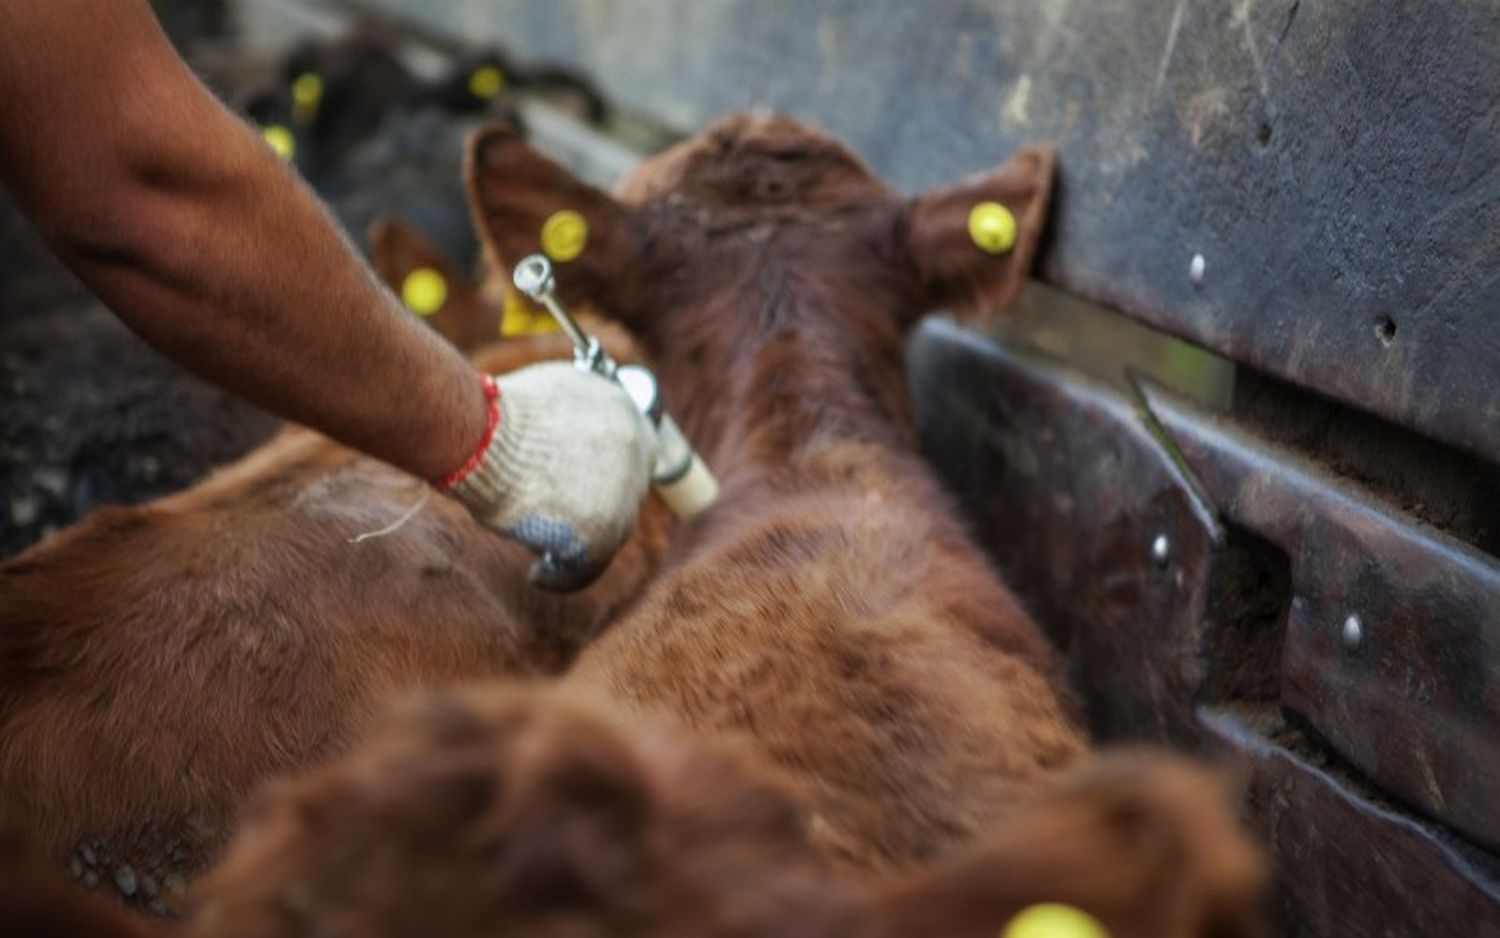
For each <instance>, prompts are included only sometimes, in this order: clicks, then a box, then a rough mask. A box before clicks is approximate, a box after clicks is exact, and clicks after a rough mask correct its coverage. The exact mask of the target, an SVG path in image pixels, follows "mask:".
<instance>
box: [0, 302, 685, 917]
mask: <svg viewBox="0 0 1500 938" xmlns="http://www.w3.org/2000/svg"><path fill="white" fill-rule="evenodd" d="M452 289H453V290H454V291H455V296H454V300H455V302H458V303H461V304H462V303H470V304H473V303H475V301H476V298H475V296H474V291H473V286H472V285H468V286H464V285H463V284H462V282H461V281H455V283H454V285H453V287H452ZM475 309H476V310H478V307H477V306H476V307H475ZM480 314H484V313H483V311H482V310H478V312H476V315H480ZM454 325H455V326H456V327H457V328H459V329H460V330H462V329H463V328H465V327H466V324H465V323H464V322H458V323H455V324H454ZM459 335H460V336H462V335H467V333H465V332H462V331H460V332H459ZM613 351H615V352H616V353H617V354H620V355H622V356H625V357H630V355H631V350H630V348H629V347H628V346H621V345H619V344H616V345H615V347H614V349H613ZM566 354H567V350H566V346H565V344H564V343H563V342H562V341H561V340H560V339H556V338H547V339H531V340H520V341H515V342H509V343H504V344H501V345H496V346H491V347H489V348H488V349H486V350H484V351H481V352H480V353H479V354H478V355H477V357H476V362H477V363H478V364H479V365H480V366H481V367H483V368H486V369H488V370H493V371H508V370H511V369H513V368H516V367H520V366H522V365H524V364H528V363H531V362H534V361H538V360H542V359H548V358H558V357H563V356H565V355H566ZM424 491H425V486H424V484H423V483H421V482H420V481H418V480H416V479H413V478H411V477H409V476H406V475H404V474H403V473H401V472H398V471H396V470H394V469H392V468H390V467H388V466H386V465H384V464H382V463H379V462H376V461H374V460H371V459H368V458H364V457H362V456H360V455H358V454H356V453H354V452H352V451H350V450H348V449H345V448H344V447H341V446H339V445H337V444H334V443H333V442H331V441H329V440H327V439H326V438H324V437H321V436H319V435H317V434H314V433H312V432H310V431H307V430H303V429H300V428H292V429H288V430H286V431H284V432H283V433H282V434H281V435H280V436H278V437H277V438H275V439H273V440H272V441H271V442H270V443H268V444H266V445H265V446H263V447H262V448H260V449H259V450H257V451H255V452H254V453H252V454H251V455H249V456H247V457H246V458H245V459H243V460H241V461H240V462H238V463H235V464H233V465H231V466H229V467H227V468H225V469H223V470H221V471H219V472H218V473H217V474H215V475H214V476H211V477H210V478H208V479H207V480H205V481H204V482H203V483H201V484H199V485H197V486H195V487H194V488H192V489H189V490H187V491H185V492H183V493H181V494H178V495H175V496H172V497H170V498H166V499H162V500H160V501H157V502H154V503H151V504H147V505H143V506H139V507H134V508H107V509H103V510H100V511H97V512H95V513H94V514H92V515H91V516H90V517H88V518H87V519H86V520H84V521H83V522H82V523H80V524H78V525H77V526H75V527H73V528H71V529H68V530H66V531H64V532H61V533H59V534H58V535H56V536H54V537H53V538H51V539H49V540H47V541H44V542H42V543H41V544H39V545H37V546H36V547H35V548H33V549H31V550H30V551H27V552H25V553H23V554H20V555H18V556H16V557H14V558H12V559H11V560H9V561H7V562H6V563H5V564H3V565H0V823H3V824H5V825H8V826H11V827H13V828H15V829H17V830H18V831H20V832H21V833H23V834H25V835H26V836H27V837H28V838H29V839H31V840H32V841H33V842H35V843H36V844H37V845H38V846H39V847H40V848H41V849H42V850H43V851H44V852H45V854H46V855H47V856H48V857H50V858H51V859H53V860H54V861H55V862H61V861H63V860H64V859H66V858H67V856H68V854H69V853H70V852H73V851H75V850H78V849H80V847H84V846H86V847H88V848H89V851H90V853H91V854H92V855H94V856H95V857H96V859H97V862H98V863H99V865H100V869H99V870H98V874H99V878H100V879H101V880H102V882H103V884H104V886H105V888H108V886H109V883H110V880H111V876H112V873H113V871H114V870H115V869H116V868H117V867H118V866H120V865H129V866H130V867H131V868H132V869H133V870H134V871H135V872H136V873H137V874H139V875H141V876H143V877H145V876H149V877H151V878H153V879H154V880H155V881H156V882H157V883H160V884H162V887H163V890H164V903H165V904H166V905H167V906H168V907H171V906H172V905H175V903H176V901H177V900H178V899H179V898H180V896H179V889H180V885H181V883H182V881H183V878H184V877H186V876H190V875H191V874H193V873H194V872H196V871H198V870H199V869H201V868H202V867H203V866H204V865H205V864H206V863H207V862H208V861H209V860H210V859H212V857H213V856H215V855H216V853H217V852H218V850H219V849H220V847H221V846H222V844H223V842H224V841H225V839H226V838H227V836H228V833H229V830H230V826H231V824H232V821H233V818H234V816H235V813H236V811H237V809H238V808H239V806H240V804H241V803H242V801H243V799H244V797H245V796H246V794H247V793H248V792H249V791H250V789H251V788H252V787H253V786H254V785H255V784H256V783H257V782H259V781H260V780H262V779H265V778H269V777H274V776H276V775H279V774H282V773H285V772H288V771H290V770H293V769H296V768H300V767H302V766H304V765H306V764H308V763H310V762H314V761H316V760H318V759H320V758H323V757H325V756H326V755H328V754H330V753H333V752H337V751H339V750H341V749H343V748H344V747H346V746H347V745H348V744H349V743H350V741H351V740H352V739H354V738H355V737H356V736H358V734H359V733H360V732H361V731H362V729H363V727H364V725H365V722H366V720H367V719H368V718H369V716H370V715H371V714H373V713H374V712H376V711H377V710H379V709H380V708H381V707H382V706H383V705H384V703H385V702H386V701H387V700H388V699H390V698H391V697H392V696H393V695H397V694H400V693H402V692H404V691H407V690H410V689H412V688H417V687H429V686H440V685H445V684H448V683H451V682H454V681H464V680H473V679H477V678H482V677H494V676H499V675H538V674H546V673H552V672H555V671H557V670H559V669H561V668H562V667H563V666H564V665H565V664H566V663H567V662H568V661H569V660H571V658H572V656H573V655H574V653H575V652H576V650H577V648H578V647H579V646H580V645H581V644H582V643H583V642H584V641H586V640H588V639H589V638H590V637H592V636H593V635H594V634H595V633H596V632H598V631H599V630H600V629H602V628H603V627H604V626H605V624H606V623H608V622H609V621H610V620H611V619H613V618H614V617H615V616H616V615H618V613H619V612H620V610H621V609H623V608H624V607H625V606H626V605H627V604H628V602H629V601H630V599H631V598H632V597H633V596H634V595H635V593H636V592H637V591H638V590H639V589H640V587H641V586H642V585H643V584H644V582H645V580H646V578H647V576H648V575H649V574H650V573H651V571H652V570H654V569H655V567H656V564H657V560H658V558H659V556H660V554H661V551H662V548H663V544H664V538H665V515H664V513H663V509H661V508H660V506H658V505H655V504H651V505H648V507H647V509H646V511H645V512H644V514H643V516H642V521H641V527H640V528H639V530H638V531H637V533H636V535H635V536H634V537H633V538H632V540H631V541H630V542H629V543H628V544H627V545H626V547H625V548H624V549H623V550H622V552H621V553H620V555H619V557H618V558H617V559H616V561H615V562H614V564H613V565H612V566H611V568H610V569H609V571H608V572H607V573H606V574H605V575H604V577H603V578H602V579H601V580H600V581H599V582H598V583H596V584H595V585H594V586H592V587H591V588H589V589H587V590H584V591H582V592H580V593H577V594H574V595H571V596H565V597H564V596H556V595H553V594H549V593H544V592H541V591H539V590H536V589H533V588H531V587H530V586H528V585H527V582H526V576H525V572H526V569H527V566H528V564H529V563H530V561H531V558H530V556H529V555H528V554H527V553H526V552H525V551H524V550H523V549H522V548H520V547H519V546H517V545H514V544H512V543H510V542H509V541H506V540H503V539H501V538H499V537H497V536H495V535H494V534H492V533H490V532H488V531H487V530H485V529H483V528H482V527H480V526H479V525H477V524H476V523H474V522H473V521H472V520H471V519H470V518H469V517H468V515H467V513H466V512H465V511H464V510H463V509H462V508H461V507H459V506H458V505H457V504H456V503H454V502H452V501H450V500H449V499H446V498H443V497H440V496H437V495H433V496H432V497H431V498H429V500H428V501H427V503H426V504H425V506H424V507H423V508H422V509H421V510H420V511H419V512H418V513H417V514H416V515H415V516H414V517H413V518H412V519H411V521H410V522H409V523H408V524H406V525H405V526H404V527H402V528H400V529H399V530H398V531H396V532H394V533H392V534H390V535H388V536H385V537H379V538H373V539H368V540H364V541H362V542H360V543H357V544H356V543H351V542H350V539H351V538H353V537H355V536H357V535H360V534H363V533H366V532H370V531H374V530H377V529H380V528H382V527H384V526H386V525H387V524H388V523H390V522H392V521H393V520H395V519H396V518H398V517H399V516H400V515H401V514H402V513H403V512H404V511H406V510H407V509H408V508H409V507H410V506H412V505H413V504H414V503H416V501H417V500H418V499H419V498H421V497H422V494H423V492H424ZM139 899H140V900H141V901H147V900H148V899H149V897H148V896H145V895H144V894H142V895H140V896H139Z"/></svg>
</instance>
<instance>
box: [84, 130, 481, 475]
mask: <svg viewBox="0 0 1500 938" xmlns="http://www.w3.org/2000/svg"><path fill="white" fill-rule="evenodd" d="M205 117H206V118H207V119H208V120H210V121H211V120H213V119H214V117H215V116H214V115H205ZM217 119H218V120H219V121H221V122H222V123H224V124H225V125H226V126H224V127H222V128H214V129H213V130H212V131H211V136H209V137H208V139H214V140H215V141H216V142H217V143H218V145H219V146H218V148H217V150H216V152H214V153H213V154H211V155H205V158H204V160H203V161H196V162H195V163H194V165H189V166H182V167H178V168H177V171H176V173H175V174H174V180H173V183H172V184H171V185H169V186H168V185H162V186H150V185H143V186H141V187H140V188H138V189H135V190H134V191H132V192H129V193H128V194H117V195H116V196H115V197H114V199H113V200H112V201H113V203H114V208H115V211H117V212H118V214H119V215H121V216H124V217H123V219H122V220H121V221H120V222H118V223H117V230H116V231H114V232H109V233H106V234H105V237H104V238H103V239H102V240H92V239H91V238H90V237H89V236H86V235H85V236H79V237H70V238H68V239H66V240H64V241H63V242H62V243H60V244H59V247H60V248H61V249H62V252H63V254H64V256H65V258H66V259H67V260H68V261H69V262H70V263H71V264H72V265H73V266H74V268H75V269H76V270H77V271H78V272H79V274H80V275H81V276H82V277H83V279H84V280H85V281H86V282H88V283H89V284H90V286H92V287H93V288H94V290H95V291H96V292H98V293H99V295H100V297H101V298H102V299H104V300H105V302H107V303H108V304H109V305H110V306H111V307H112V308H114V309H115V310H116V311H117V312H118V313H119V315H120V317H121V318H122V319H124V320H125V321H126V322H127V323H129V324H130V326H131V327H132V328H133V329H135V330H136V331H137V332H139V333H140V334H141V335H142V337H144V338H145V339H146V340H147V341H149V342H151V343H152V344H153V345H155V346H156V347H157V348H159V349H160V350H161V351H162V352H164V353H165V354H167V355H168V356H170V357H172V358H174V359H175V360H177V361H178V362H180V363H182V364H183V365H184V366H186V367H187V368H189V369H191V370H193V371H195V372H197V373H199V374H201V375H202V376H203V377H205V378H208V379H209V380H211V381H214V382H215V383H218V384H221V385H223V386H224V387H226V388H228V389H230V390H232V391H234V392H236V393H238V394H240V395H242V396H244V397H245V398H247V399H248V400H251V401H253V402H255V403H257V404H259V405H261V406H264V407H266V408H267V409H269V410H272V411H274V412H276V413H279V414H282V415H283V416H286V417H288V418H290V419H292V420H296V421H298V422H301V423H305V424H307V425H309V426H312V427H315V428H317V429H319V430H321V431H323V432H325V433H328V434H329V435H330V436H333V437H335V438H337V439H340V440H342V441H344V442H346V443H348V444H350V445H352V446H355V447H357V448H359V449H361V450H364V451H365V452H368V453H370V454H371V455H374V456H377V457H379V458H381V459H385V460H387V461H389V462H391V463H393V464H395V465H398V466H400V467H402V468H404V469H407V470H409V471H411V472H414V473H416V474H418V475H421V476H424V477H428V478H435V477H437V476H440V475H443V474H444V473H446V472H448V471H450V470H452V469H453V468H454V467H456V466H458V465H459V464H461V463H462V462H463V461H464V460H465V458H467V456H468V455H469V454H470V453H471V452H472V451H473V449H474V446H475V445H476V442H477V441H478V440H479V438H480V436H481V435H482V432H483V427H484V406H483V401H482V396H481V394H480V391H479V385H478V382H477V379H476V378H475V375H474V371H473V369H472V368H471V367H470V366H469V365H468V363H467V362H466V361H465V360H464V359H463V358H462V356H460V355H459V354H458V353H457V352H456V351H455V350H453V349H452V347H451V346H448V345H447V344H446V343H444V342H443V341H442V340H440V339H439V338H438V337H437V336H436V335H435V334H433V333H432V332H431V331H429V330H427V329H425V328H423V327H422V326H421V325H419V324H418V323H417V321H416V320H415V319H413V318H412V317H411V316H409V315H407V314H406V313H404V312H403V311H402V310H401V309H400V308H399V307H398V306H397V304H396V303H395V301H394V300H393V299H392V297H391V296H390V294H389V293H388V292H387V291H386V290H385V289H384V288H383V287H381V286H380V285H379V284H378V283H377V282H376V281H375V280H374V278H373V276H372V275H371V274H370V273H369V271H368V269H367V268H366V267H365V266H364V265H363V264H362V263H360V262H359V261H358V260H357V259H356V257H355V256H354V255H353V252H352V250H351V249H350V247H349V246H348V245H347V243H346V242H345V241H344V239H343V238H342V237H341V236H340V235H339V234H338V233H337V232H336V230H335V228H334V226H333V224H332V223H331V222H330V221H329V219H328V218H327V216H326V214H325V212H324V211H323V210H322V208H321V207H320V206H319V205H318V204H317V202H316V200H315V199H314V198H313V197H312V196H311V195H309V194H308V193H307V192H306V191H305V190H304V188H303V187H302V186H301V185H300V183H298V182H296V181H295V180H294V179H293V178H292V176H291V173H290V172H289V171H287V170H286V169H285V168H284V167H282V166H281V165H280V164H279V163H277V161H276V160H275V159H274V158H273V157H271V156H270V155H269V153H267V152H266V151H265V150H264V148H263V146H262V145H261V144H260V142H259V140H258V138H257V137H256V136H255V135H254V134H253V132H251V131H250V130H249V129H248V128H245V127H243V126H240V125H239V123H238V121H236V120H235V119H234V118H232V117H231V116H229V115H227V114H221V115H217ZM210 160H211V162H210ZM119 229H123V237H120V238H119V240H115V238H116V236H117V235H120V234H121V233H122V232H121V231H120V230H119Z"/></svg>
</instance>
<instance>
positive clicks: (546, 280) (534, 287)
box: [510, 254, 556, 300]
mask: <svg viewBox="0 0 1500 938" xmlns="http://www.w3.org/2000/svg"><path fill="white" fill-rule="evenodd" d="M510 280H511V283H514V284H515V285H516V289H517V290H520V291H521V292H522V293H524V294H526V295H527V296H529V297H531V298H532V299H533V300H540V299H541V298H542V297H544V296H550V295H551V294H552V290H553V287H554V285H555V283H556V282H555V281H554V280H553V279H552V262H551V261H549V260H547V259H546V258H545V257H543V256H542V255H540V254H528V255H526V256H525V257H523V258H521V262H520V263H518V264H517V265H516V269H515V271H514V272H513V273H512V274H511V276H510Z"/></svg>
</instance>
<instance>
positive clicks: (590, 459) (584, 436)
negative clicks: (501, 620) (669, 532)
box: [450, 362, 656, 592]
mask: <svg viewBox="0 0 1500 938" xmlns="http://www.w3.org/2000/svg"><path fill="white" fill-rule="evenodd" d="M495 383H496V385H497V386H498V388H499V401H498V409H499V423H498V424H497V426H496V429H495V432H494V434H493V435H492V436H491V438H490V442H489V445H488V446H487V447H486V448H485V450H484V453H483V455H482V456H481V457H480V459H479V462H478V464H477V465H476V466H475V467H474V468H473V470H472V471H470V472H469V473H468V474H467V475H465V476H463V477H462V478H461V479H460V480H459V481H458V482H457V483H456V484H455V485H454V486H453V487H452V489H451V490H450V491H451V492H452V494H453V495H454V496H455V497H457V498H458V500H459V501H461V502H463V504H464V505H466V506H467V507H468V509H469V510H470V511H471V512H472V513H473V514H474V516H475V517H476V518H478V519H479V521H481V522H482V523H484V524H486V525H488V526H489V527H491V528H494V529H496V530H497V531H500V532H501V533H503V534H505V535H508V536H509V537H512V538H514V539H516V540H518V541H520V542H521V543H522V544H525V545H526V546H527V547H529V548H530V549H531V550H532V551H534V552H535V553H537V554H540V555H541V559H540V560H538V561H537V562H536V563H534V564H532V567H531V582H532V583H534V584H536V585H537V586H539V587H542V588H543V589H548V590H554V591H558V592H568V591H572V590H577V589H582V588H583V587H585V586H588V585H589V584H590V583H592V582H593V581H594V580H595V579H596V578H598V576H599V574H600V573H602V572H604V568H605V567H606V566H608V565H609V561H610V558H612V557H613V556H614V554H615V551H617V550H619V548H620V545H621V544H623V543H624V542H625V538H626V537H628V536H629V535H630V532H631V530H632V529H633V528H634V526H635V519H636V514H637V513H638V512H639V510H640V505H641V499H642V498H644V497H645V495H646V487H647V486H648V485H649V484H650V480H651V466H652V461H653V458H654V453H655V448H656V439H655V432H654V431H653V430H652V428H651V425H650V424H649V423H648V422H647V421H646V419H645V418H644V417H642V416H641V414H640V412H639V411H637V410H636V409H635V405H633V404H632V403H631V402H630V398H629V397H628V396H627V395H626V394H625V392H624V390H622V389H621V388H620V386H619V385H617V384H615V383H614V382H613V381H610V380H608V379H606V378H602V377H600V376H599V375H597V374H594V373H592V372H587V371H582V370H580V369H579V368H577V367H575V366H573V365H572V364H569V363H566V362H548V363H546V364H541V365H532V366H530V367H528V368H522V369H520V370H519V371H514V372H511V373H510V374H507V375H505V376H503V377H501V378H499V379H497V380H496V382H495Z"/></svg>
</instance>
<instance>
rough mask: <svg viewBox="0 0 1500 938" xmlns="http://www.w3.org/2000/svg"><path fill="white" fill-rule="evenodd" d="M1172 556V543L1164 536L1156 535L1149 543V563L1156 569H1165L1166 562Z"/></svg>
mask: <svg viewBox="0 0 1500 938" xmlns="http://www.w3.org/2000/svg"><path fill="white" fill-rule="evenodd" d="M1171 556H1172V542H1171V541H1169V540H1168V539H1167V536H1166V535H1165V534H1158V535H1156V538H1155V539H1154V540H1152V541H1151V561H1152V563H1154V564H1156V565H1157V566H1158V567H1165V566H1166V565H1167V560H1168V559H1170V558H1171Z"/></svg>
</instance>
